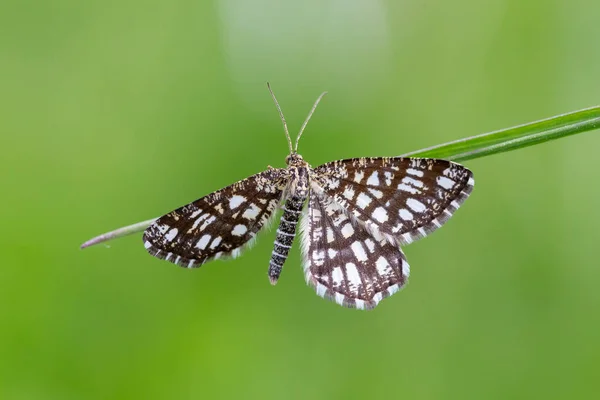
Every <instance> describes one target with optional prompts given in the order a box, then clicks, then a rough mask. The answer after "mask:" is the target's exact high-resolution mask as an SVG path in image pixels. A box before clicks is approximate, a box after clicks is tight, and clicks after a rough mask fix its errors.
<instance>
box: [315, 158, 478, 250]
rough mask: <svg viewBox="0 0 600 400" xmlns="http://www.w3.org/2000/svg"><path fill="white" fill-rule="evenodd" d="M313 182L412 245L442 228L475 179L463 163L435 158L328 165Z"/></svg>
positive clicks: (390, 237)
mask: <svg viewBox="0 0 600 400" xmlns="http://www.w3.org/2000/svg"><path fill="white" fill-rule="evenodd" d="M311 179H312V180H313V182H316V183H318V185H319V186H320V187H321V188H322V190H323V193H324V194H325V195H327V196H329V197H331V198H333V199H334V201H335V202H336V203H337V204H339V205H341V206H342V207H343V208H344V209H346V210H348V212H349V213H350V214H351V215H352V216H353V217H354V218H356V219H358V220H359V221H361V222H362V223H364V224H365V226H366V227H367V228H369V229H374V230H377V231H379V232H381V233H382V234H384V235H385V237H386V238H387V239H388V240H389V241H391V242H395V243H398V244H408V243H411V242H412V241H414V240H416V239H419V238H421V237H423V236H426V235H427V234H429V233H430V232H432V231H434V230H435V229H437V228H439V227H440V226H442V225H443V224H444V223H445V222H446V221H448V219H449V218H450V217H451V216H452V214H453V213H454V212H455V211H456V210H457V209H458V208H459V207H460V205H461V204H462V203H463V202H464V201H465V200H466V199H467V197H469V194H470V193H471V190H472V189H473V185H474V184H475V181H474V180H473V174H472V172H471V171H469V170H468V169H467V168H465V167H463V166H462V165H459V164H455V163H453V162H451V161H446V160H437V159H430V158H402V157H380V158H353V159H348V160H340V161H333V162H329V163H326V164H323V165H321V166H319V167H317V168H315V169H314V170H313V171H312V175H311Z"/></svg>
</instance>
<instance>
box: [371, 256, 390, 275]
mask: <svg viewBox="0 0 600 400" xmlns="http://www.w3.org/2000/svg"><path fill="white" fill-rule="evenodd" d="M375 267H376V268H377V273H378V274H379V275H381V276H388V275H389V274H390V272H392V269H391V268H390V264H389V263H388V261H387V260H386V259H385V257H383V256H381V257H379V258H378V259H377V261H375Z"/></svg>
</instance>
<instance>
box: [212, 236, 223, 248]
mask: <svg viewBox="0 0 600 400" xmlns="http://www.w3.org/2000/svg"><path fill="white" fill-rule="evenodd" d="M221 240H223V238H222V237H221V236H217V237H216V238H214V240H213V241H212V243H211V244H210V248H211V249H214V248H215V247H217V246H218V245H219V244H220V243H221Z"/></svg>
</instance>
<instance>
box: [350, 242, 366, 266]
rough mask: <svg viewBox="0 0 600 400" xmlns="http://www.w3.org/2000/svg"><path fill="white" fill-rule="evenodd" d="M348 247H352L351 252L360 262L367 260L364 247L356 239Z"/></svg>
mask: <svg viewBox="0 0 600 400" xmlns="http://www.w3.org/2000/svg"><path fill="white" fill-rule="evenodd" d="M350 248H351V249H352V252H354V256H355V257H356V259H357V260H358V261H361V262H362V261H366V260H367V253H366V252H365V248H364V247H363V245H362V243H361V242H358V241H356V242H354V243H352V244H351V245H350Z"/></svg>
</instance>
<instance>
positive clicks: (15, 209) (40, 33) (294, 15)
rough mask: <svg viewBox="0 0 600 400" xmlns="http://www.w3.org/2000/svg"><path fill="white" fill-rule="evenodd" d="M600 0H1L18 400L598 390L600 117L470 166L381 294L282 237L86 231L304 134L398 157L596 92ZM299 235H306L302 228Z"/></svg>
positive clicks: (323, 145)
mask: <svg viewBox="0 0 600 400" xmlns="http://www.w3.org/2000/svg"><path fill="white" fill-rule="evenodd" d="M599 15H600V3H598V2H592V1H589V0H587V1H585V0H574V1H569V2H566V1H543V0H537V1H522V0H506V1H505V0H496V1H481V2H473V1H465V0H455V1H452V2H448V1H443V0H434V1H426V2H425V1H417V0H406V1H393V0H387V1H375V0H371V1H364V0H363V1H360V0H305V1H302V2H298V1H295V2H289V1H276V0H268V1H267V0H259V1H243V0H223V1H212V2H211V1H200V0H195V1H190V0H173V1H152V0H151V1H140V0H121V1H113V0H104V1H97V0H88V1H74V0H70V1H66V0H62V1H61V0H58V1H35V0H33V1H26V0H21V1H11V0H9V1H3V2H2V4H1V5H0V93H1V94H0V101H1V104H0V133H1V135H0V148H1V154H2V155H1V158H0V177H1V181H0V182H1V183H2V186H1V189H0V193H1V194H2V195H1V197H0V199H1V200H0V202H1V205H2V207H0V213H1V218H2V221H3V222H2V229H1V230H0V246H1V250H2V258H1V261H0V265H1V268H0V328H1V329H0V398H2V399H108V398H114V399H117V398H120V399H133V398H136V399H138V398H139V399H192V398H194V399H196V398H234V397H235V398H261V399H263V398H264V399H281V398H290V399H309V398H315V399H320V398H326V399H348V398H361V399H365V398H373V399H374V398H386V399H390V398H406V399H446V398H447V399H453V398H463V399H464V398H467V399H481V398H486V399H506V398H522V399H531V398H542V397H544V398H564V399H567V398H594V397H595V396H596V395H597V394H598V393H599V391H600V380H599V379H598V377H599V375H600V374H599V367H598V363H599V361H600V343H599V341H598V338H599V334H600V314H599V313H598V309H599V307H600V291H599V290H598V287H599V286H600V268H599V265H598V264H599V263H598V244H597V243H596V239H597V233H596V229H597V228H596V227H597V226H598V224H599V223H600V208H598V206H597V204H598V198H599V197H600V185H598V181H599V179H598V176H599V173H598V171H599V169H600V159H599V158H598V157H597V154H598V150H597V148H598V146H599V145H600V136H599V134H598V132H591V133H587V134H583V135H578V136H575V137H571V138H568V139H563V140H559V141H556V142H552V143H549V144H544V145H541V146H534V147H531V148H528V149H524V150H521V151H517V152H513V153H507V154H502V155H497V156H493V157H488V158H483V159H479V160H474V161H471V162H468V163H467V165H468V166H469V167H470V168H471V169H472V170H473V171H474V173H475V177H476V182H477V184H476V186H475V191H474V192H473V194H472V196H471V198H470V199H469V200H468V201H467V202H466V204H465V206H464V207H463V208H461V210H460V211H459V212H458V213H457V214H456V216H455V217H454V218H453V220H452V221H451V222H450V223H449V224H448V225H447V226H445V227H444V228H443V229H441V230H440V231H438V232H436V233H435V234H433V235H432V236H431V237H430V238H427V239H424V240H422V241H419V242H417V243H415V244H414V245H411V246H409V247H407V248H406V253H407V256H408V259H409V262H410V264H411V266H412V274H411V283H410V284H409V285H408V286H407V287H406V288H405V289H404V290H403V291H402V292H401V293H399V294H397V295H395V296H393V297H391V298H390V299H387V300H385V301H384V302H383V303H381V304H380V306H379V307H377V308H376V309H375V310H374V311H371V312H360V311H355V310H349V309H344V308H342V307H339V306H338V305H336V304H334V303H330V302H328V301H325V300H323V299H321V298H320V297H318V296H316V294H315V293H314V292H313V290H312V289H310V288H308V287H307V286H306V285H305V283H304V279H303V274H302V269H301V266H300V257H299V251H298V250H297V249H295V250H293V251H292V255H291V257H290V259H289V260H288V262H287V263H286V266H285V268H284V271H283V274H282V278H281V280H280V281H279V284H278V285H277V286H276V287H271V285H270V284H269V282H268V279H267V275H266V272H267V268H268V260H269V256H270V253H271V250H272V241H273V238H274V232H273V231H271V232H267V233H265V234H263V235H262V236H261V238H260V240H259V242H258V244H257V246H255V248H254V249H253V250H252V251H249V252H247V253H245V255H244V256H243V257H241V258H239V259H237V260H234V261H229V262H219V261H217V262H213V263H210V264H207V265H206V266H205V267H203V268H201V269H200V270H194V271H187V270H184V269H182V268H178V267H175V266H173V265H172V264H170V263H167V262H164V261H160V260H157V259H154V258H153V257H151V256H149V255H148V254H146V252H145V250H144V248H143V246H142V243H141V238H140V235H139V234H138V235H135V236H132V237H127V238H124V239H119V240H117V241H114V242H110V243H109V245H108V246H104V245H100V246H97V247H93V248H90V249H86V250H85V251H80V250H79V245H80V243H81V242H83V241H84V240H87V239H89V238H90V237H92V236H94V235H96V234H99V233H102V232H105V231H108V230H111V229H114V228H117V227H119V226H123V225H127V224H130V223H134V222H137V221H140V220H145V219H148V218H152V217H156V216H159V215H161V214H164V213H166V212H168V211H170V210H172V209H174V208H176V207H178V206H180V205H183V204H185V203H187V202H190V201H192V200H195V199H196V198H198V197H201V196H203V195H205V194H207V193H209V192H211V191H213V190H215V189H218V188H221V187H223V186H226V185H228V184H230V183H232V182H234V181H236V180H239V179H241V178H244V177H246V176H248V175H250V174H253V173H256V172H258V171H261V170H263V169H264V168H265V167H266V166H267V165H269V164H270V165H273V166H278V167H281V166H283V165H284V158H285V156H286V155H287V151H288V150H287V145H286V141H285V138H284V135H283V131H282V128H281V122H280V120H279V117H278V115H277V111H276V110H275V107H274V106H273V104H272V101H271V98H270V97H269V94H268V92H267V90H266V87H265V82H266V81H267V80H269V81H270V82H271V83H272V85H273V88H274V90H275V93H276V94H277V95H278V98H279V101H280V103H281V105H282V107H283V110H284V112H285V113H286V116H287V119H288V124H289V126H290V129H291V131H292V133H293V134H294V133H295V132H296V131H297V129H298V128H299V126H300V124H301V122H302V121H303V119H304V118H305V116H306V114H307V112H308V110H309V108H310V106H311V105H312V103H313V102H314V100H315V99H316V97H317V96H318V95H319V93H320V92H321V91H323V90H328V91H329V95H328V96H326V97H325V98H324V100H323V102H322V103H321V105H320V107H319V109H318V110H317V111H316V113H315V115H314V117H313V119H312V121H311V123H310V124H309V126H308V128H307V130H306V132H305V135H304V137H303V140H302V142H301V143H300V152H301V154H302V155H303V156H304V157H305V159H307V161H309V162H310V163H312V165H319V164H321V163H323V162H327V161H330V160H333V159H339V158H348V157H355V156H383V155H387V156H394V155H399V154H402V153H405V152H408V151H412V150H416V149H419V148H422V147H426V146H430V145H434V144H437V143H441V142H445V141H449V140H454V139H458V138H461V137H465V136H470V135H474V134H478V133H482V132H486V131H491V130H495V129H500V128H506V127H509V126H512V125H516V124H519V123H525V122H529V121H533V120H536V119H540V118H544V117H549V116H552V115H555V114H558V113H563V112H567V111H572V110H576V109H579V108H583V107H587V106H591V105H595V104H598V103H600V94H599V93H600V80H599V79H598V71H600V48H599V47H598V43H599V39H600V25H599V24H598V16H599ZM296 247H298V246H297V245H296Z"/></svg>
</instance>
